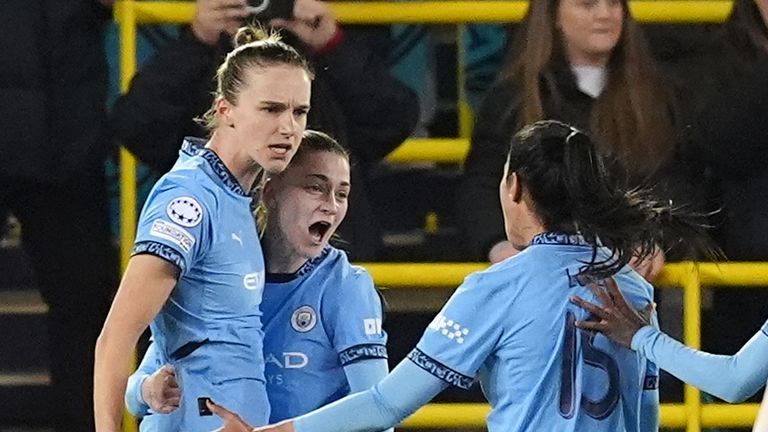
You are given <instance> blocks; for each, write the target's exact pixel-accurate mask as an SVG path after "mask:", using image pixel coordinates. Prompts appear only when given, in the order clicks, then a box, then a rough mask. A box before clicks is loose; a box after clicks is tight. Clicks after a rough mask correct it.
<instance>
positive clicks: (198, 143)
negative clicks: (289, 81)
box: [133, 139, 269, 430]
mask: <svg viewBox="0 0 768 432" xmlns="http://www.w3.org/2000/svg"><path fill="white" fill-rule="evenodd" d="M204 143H205V141H203V140H198V139H187V140H185V143H184V145H183V147H182V150H181V155H180V157H179V160H178V161H177V163H176V164H175V165H174V167H173V168H172V169H171V171H169V172H168V173H167V174H165V175H164V176H163V177H161V178H160V180H158V182H157V183H156V184H155V186H154V188H153V189H152V191H151V192H150V194H149V197H148V198H147V202H146V203H145V205H144V208H143V210H142V212H141V217H140V220H139V226H138V230H137V236H136V243H135V246H134V252H133V253H134V255H136V254H153V255H156V256H159V257H161V258H163V259H165V260H167V261H169V262H171V263H173V264H174V265H175V266H176V267H178V269H179V279H178V283H177V285H176V287H175V288H174V289H173V291H172V292H171V295H170V297H169V298H168V300H167V302H166V303H165V305H164V306H163V308H162V309H161V311H160V313H159V314H158V315H157V317H156V318H155V319H154V320H153V321H152V323H151V324H150V328H151V330H152V337H153V339H154V343H155V346H156V349H157V352H158V353H159V355H160V356H161V357H162V358H161V361H162V363H170V364H173V365H174V366H175V368H176V373H177V377H178V379H179V381H180V385H181V387H182V390H183V392H182V394H183V400H182V402H181V407H180V409H179V410H177V411H176V412H174V413H172V414H170V415H159V414H154V415H150V416H148V418H146V419H145V423H147V424H148V425H149V424H153V423H154V422H156V421H162V422H163V423H158V426H157V428H156V429H155V430H205V429H203V428H206V427H208V426H209V425H211V426H213V427H216V426H217V425H220V421H219V420H218V419H215V418H213V417H201V416H200V415H199V414H198V406H197V398H199V397H211V398H213V399H214V400H217V401H219V400H220V401H222V402H221V403H229V404H231V405H232V406H233V407H237V408H236V409H237V410H238V412H239V413H240V415H242V416H243V417H244V418H245V419H248V421H249V422H251V423H252V424H256V425H261V424H265V423H266V421H267V420H268V417H269V404H268V402H267V398H266V388H265V379H264V362H263V355H262V344H263V331H262V323H261V312H260V310H259V304H260V303H261V298H262V292H263V289H264V260H263V254H262V252H261V246H260V243H259V238H258V235H257V231H256V226H255V223H254V219H253V215H252V214H251V206H250V204H251V198H250V196H249V195H248V194H247V193H246V191H245V190H243V188H242V187H241V186H240V184H239V183H238V182H237V180H236V179H235V177H234V176H233V175H232V174H231V173H230V172H229V170H228V169H227V168H226V166H225V165H224V164H223V162H222V161H221V160H220V159H219V157H218V156H217V155H216V154H215V153H214V152H213V151H212V150H210V149H207V148H204V147H203V145H204ZM224 401H226V402H224ZM148 427H149V426H148ZM142 429H143V430H145V429H144V427H142Z"/></svg>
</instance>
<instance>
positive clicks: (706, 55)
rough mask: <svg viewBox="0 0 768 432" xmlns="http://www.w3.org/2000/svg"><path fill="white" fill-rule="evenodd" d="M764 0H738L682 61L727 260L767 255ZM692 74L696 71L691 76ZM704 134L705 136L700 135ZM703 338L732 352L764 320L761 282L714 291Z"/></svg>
mask: <svg viewBox="0 0 768 432" xmlns="http://www.w3.org/2000/svg"><path fill="white" fill-rule="evenodd" d="M766 23H768V2H766V1H765V0H736V1H735V2H734V8H733V10H732V12H731V15H730V17H729V18H728V20H727V21H726V22H725V24H723V25H722V26H720V28H718V29H717V30H716V31H715V32H714V34H713V37H712V40H711V41H710V43H709V44H708V45H706V46H704V47H703V49H702V50H701V52H700V53H699V55H698V56H697V57H695V58H693V59H689V60H688V61H686V62H684V63H683V64H682V65H680V73H679V75H680V80H681V81H682V85H683V86H684V87H685V89H686V91H685V93H686V95H687V97H686V99H685V102H686V103H688V104H689V105H690V108H689V109H688V110H689V111H691V112H693V113H694V114H695V115H696V118H695V119H694V121H695V122H696V129H700V130H701V133H699V134H698V135H699V140H700V141H702V142H704V145H706V146H708V147H709V150H708V151H710V152H712V153H714V154H718V155H719V156H720V157H719V158H716V159H714V160H713V168H714V169H715V173H716V176H717V178H718V180H719V202H720V205H721V206H722V214H720V215H718V222H719V223H718V232H717V234H718V235H717V238H718V241H719V243H720V245H721V247H722V248H723V250H724V252H725V254H726V256H727V257H728V258H729V259H730V260H733V261H768V170H766V166H768V140H767V138H766V137H768V122H767V121H766V116H767V115H768V25H766ZM694 77H695V79H694ZM705 138H706V141H704V139H705ZM713 300H714V302H713V304H714V308H715V309H714V311H713V316H712V319H705V320H704V337H705V344H706V346H707V347H708V349H710V350H714V351H716V352H724V353H732V352H734V351H735V350H736V349H738V348H739V347H741V345H742V344H743V343H744V342H745V341H746V340H747V339H748V338H749V337H750V336H751V335H752V334H753V333H754V331H755V329H756V328H758V327H759V326H760V324H761V323H762V322H764V320H765V316H766V312H768V309H766V304H768V293H767V292H766V291H765V290H760V289H754V288H748V289H718V290H715V291H714V297H713Z"/></svg>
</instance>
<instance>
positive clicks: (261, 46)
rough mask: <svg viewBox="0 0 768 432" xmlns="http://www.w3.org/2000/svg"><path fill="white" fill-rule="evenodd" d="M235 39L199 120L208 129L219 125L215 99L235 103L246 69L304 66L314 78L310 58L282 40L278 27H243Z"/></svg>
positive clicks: (220, 67)
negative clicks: (212, 96)
mask: <svg viewBox="0 0 768 432" xmlns="http://www.w3.org/2000/svg"><path fill="white" fill-rule="evenodd" d="M234 42H235V48H234V49H233V50H232V51H230V52H229V54H227V57H226V59H224V62H223V63H222V64H221V65H220V66H219V69H218V70H217V72H216V91H215V93H214V98H213V104H212V105H211V108H209V109H208V111H207V112H206V113H205V114H203V116H202V119H201V120H200V122H201V123H202V124H204V125H205V127H206V128H207V129H208V131H209V132H212V131H213V130H214V129H216V127H217V126H218V122H217V118H216V101H217V100H218V99H219V98H224V99H226V100H227V101H228V102H229V103H231V104H233V105H234V104H236V103H237V96H238V95H239V94H240V91H241V90H242V88H243V86H244V85H245V79H246V72H247V71H248V70H249V69H250V68H252V67H254V66H256V67H262V68H263V67H267V66H274V65H290V66H296V67H298V68H301V69H304V70H305V71H306V72H307V75H308V76H309V77H310V79H312V78H314V73H313V72H312V68H311V66H310V65H309V62H308V61H307V59H306V58H305V57H304V56H302V55H301V54H299V52H298V51H296V49H294V48H293V47H292V46H290V45H288V44H286V43H284V42H282V41H281V38H280V34H279V33H277V32H275V31H272V32H267V31H266V30H264V29H263V28H261V27H258V26H246V27H241V28H240V29H239V30H238V31H237V34H235V37H234Z"/></svg>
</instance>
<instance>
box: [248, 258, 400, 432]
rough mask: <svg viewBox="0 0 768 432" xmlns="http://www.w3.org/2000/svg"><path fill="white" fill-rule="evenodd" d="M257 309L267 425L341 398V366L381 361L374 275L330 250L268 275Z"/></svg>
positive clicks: (343, 379) (384, 340)
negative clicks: (285, 272) (260, 314)
mask: <svg viewBox="0 0 768 432" xmlns="http://www.w3.org/2000/svg"><path fill="white" fill-rule="evenodd" d="M262 311H263V312H264V317H265V321H264V329H265V333H266V334H267V338H266V340H265V342H264V356H265V361H266V376H267V392H268V395H269V401H270V404H271V406H272V415H271V417H270V422H277V421H281V420H284V419H287V418H291V417H295V416H297V415H300V414H304V413H307V412H309V411H311V410H313V409H316V408H318V407H320V406H323V405H326V404H328V403H330V402H333V401H335V400H337V399H340V398H342V397H343V396H346V395H347V394H349V392H350V388H349V385H348V383H347V376H346V375H345V373H344V366H347V365H349V364H351V363H353V362H356V361H359V360H364V359H386V358H387V350H386V343H387V335H386V333H385V332H384V331H383V330H382V308H381V299H380V298H379V295H378V293H377V292H376V290H375V288H374V285H373V280H372V279H371V276H370V275H369V274H368V272H367V271H365V270H364V269H362V268H361V267H357V266H352V265H350V263H349V261H348V260H347V256H346V254H344V252H342V251H340V250H338V249H336V248H333V247H326V248H325V249H324V250H323V252H322V253H321V254H320V256H318V257H316V258H314V259H312V260H310V261H308V262H307V263H306V264H305V265H304V266H303V267H302V268H301V269H300V270H299V271H298V272H296V273H295V274H292V275H269V274H268V275H267V288H266V290H265V294H264V300H263V303H262Z"/></svg>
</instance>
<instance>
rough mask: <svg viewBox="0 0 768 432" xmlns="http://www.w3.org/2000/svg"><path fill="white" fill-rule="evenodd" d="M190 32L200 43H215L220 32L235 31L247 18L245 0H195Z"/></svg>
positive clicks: (228, 32) (232, 33) (231, 32)
mask: <svg viewBox="0 0 768 432" xmlns="http://www.w3.org/2000/svg"><path fill="white" fill-rule="evenodd" d="M196 6H197V8H196V10H195V18H194V19H193V20H192V33H194V35H195V37H196V38H197V39H198V40H199V41H200V42H202V43H204V44H207V45H216V43H217V42H218V41H219V37H221V34H222V33H226V34H228V35H230V36H232V35H234V34H235V33H236V32H237V29H238V28H240V27H241V26H242V25H243V23H244V22H245V19H246V18H248V15H250V12H248V8H247V6H248V1H247V0H197V2H196Z"/></svg>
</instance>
